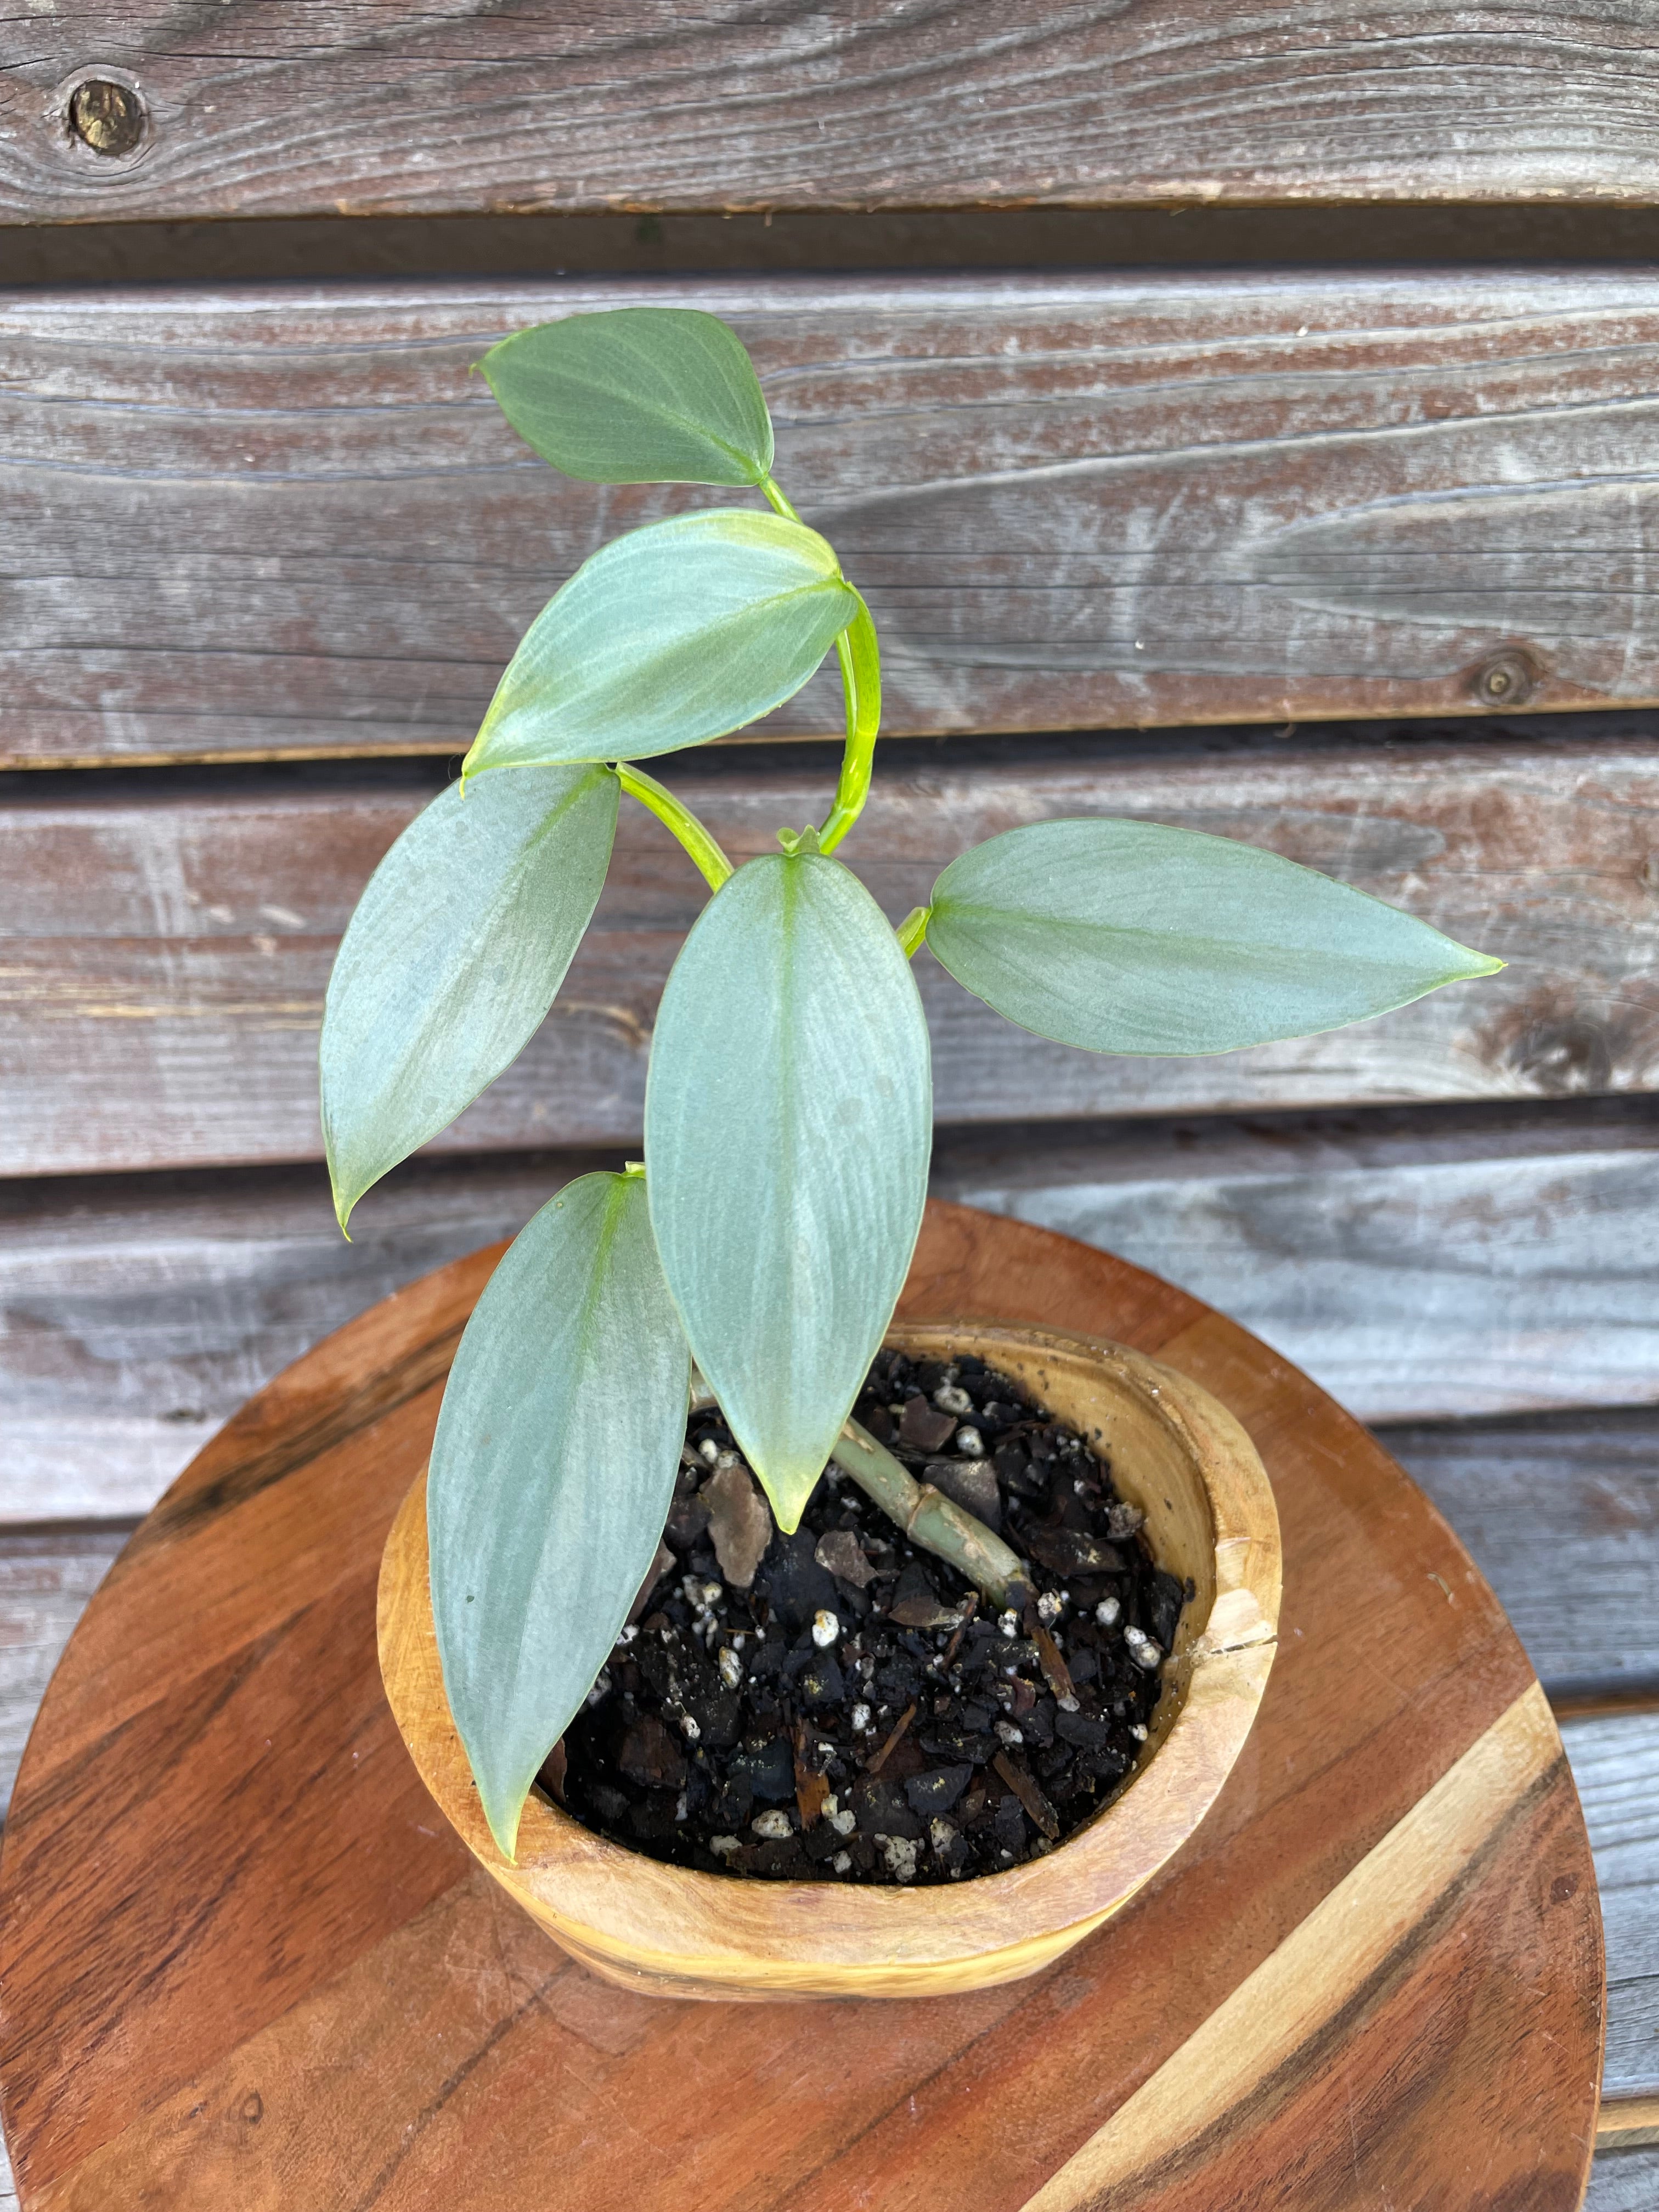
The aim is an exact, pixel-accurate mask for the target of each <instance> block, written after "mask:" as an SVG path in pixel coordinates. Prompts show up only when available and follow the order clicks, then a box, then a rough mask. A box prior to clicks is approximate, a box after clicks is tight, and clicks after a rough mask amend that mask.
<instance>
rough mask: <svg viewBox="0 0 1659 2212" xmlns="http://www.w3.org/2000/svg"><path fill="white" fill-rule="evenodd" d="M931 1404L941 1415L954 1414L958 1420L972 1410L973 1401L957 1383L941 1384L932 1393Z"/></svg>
mask: <svg viewBox="0 0 1659 2212" xmlns="http://www.w3.org/2000/svg"><path fill="white" fill-rule="evenodd" d="M933 1403H934V1404H935V1405H936V1406H937V1407H939V1411H940V1413H954V1414H955V1415H956V1416H957V1419H958V1420H960V1419H961V1418H962V1416H963V1414H964V1413H972V1412H973V1410H974V1401H973V1400H972V1399H971V1398H970V1397H969V1395H968V1393H967V1392H966V1391H965V1390H964V1389H963V1388H962V1385H961V1384H960V1383H940V1384H939V1388H938V1389H937V1390H935V1391H934V1393H933Z"/></svg>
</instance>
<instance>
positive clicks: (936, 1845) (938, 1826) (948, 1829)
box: [927, 1820, 957, 1858]
mask: <svg viewBox="0 0 1659 2212" xmlns="http://www.w3.org/2000/svg"><path fill="white" fill-rule="evenodd" d="M927 1835H928V1840H929V1841H930V1842H931V1843H932V1844H933V1849H934V1850H936V1851H937V1852H938V1853H939V1857H941V1858H943V1857H944V1856H945V1852H946V1851H948V1850H950V1848H951V1844H953V1843H955V1841H956V1839H957V1832H956V1830H955V1829H954V1828H953V1827H952V1826H951V1823H950V1822H949V1821H948V1820H935V1821H934V1822H933V1825H932V1826H931V1827H930V1828H929V1829H928V1831H927Z"/></svg>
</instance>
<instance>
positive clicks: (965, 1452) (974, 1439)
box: [954, 1426, 985, 1459]
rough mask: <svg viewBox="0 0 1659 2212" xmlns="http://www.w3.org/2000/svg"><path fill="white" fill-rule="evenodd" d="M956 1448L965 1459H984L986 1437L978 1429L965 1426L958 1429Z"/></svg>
mask: <svg viewBox="0 0 1659 2212" xmlns="http://www.w3.org/2000/svg"><path fill="white" fill-rule="evenodd" d="M954 1449H956V1450H957V1451H959V1452H960V1453H961V1454H962V1456H963V1459H983V1458H984V1456H985V1439H984V1437H982V1436H981V1434H980V1432H979V1431H978V1430H977V1429H970V1428H968V1427H966V1426H964V1427H963V1428H960V1429H958V1430H957V1440H956V1443H955V1446H954Z"/></svg>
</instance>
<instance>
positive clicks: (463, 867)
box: [319, 768, 618, 1226]
mask: <svg viewBox="0 0 1659 2212" xmlns="http://www.w3.org/2000/svg"><path fill="white" fill-rule="evenodd" d="M617 798H618V792H617V779H616V777H615V776H614V775H611V772H610V771H609V769H600V768H574V769H569V768H562V769H536V770H532V772H530V773H528V774H526V775H522V776H497V777H495V778H493V779H492V780H491V781H489V782H488V783H486V784H483V785H481V786H480V787H478V788H477V790H476V791H469V792H468V793H467V794H466V796H465V798H463V797H462V795H461V792H460V788H459V786H458V785H453V784H452V785H451V787H449V789H448V790H447V791H445V792H443V793H441V795H440V796H439V797H438V798H436V799H434V800H433V802H432V804H431V805H430V806H428V808H427V809H426V810H425V811H424V812H423V813H421V814H418V815H416V817H415V819H414V821H413V822H411V823H410V825H409V827H408V829H405V830H404V834H403V836H401V837H399V838H398V842H397V843H396V844H395V845H394V846H393V847H392V850H391V851H390V852H389V853H388V854H386V858H385V860H382V861H381V863H380V866H379V867H378V868H376V870H375V871H374V875H373V876H372V877H371V878H369V883H368V890H365V891H364V893H363V895H362V898H361V899H360V900H359V901H358V903H357V910H356V913H355V914H354V915H352V917H351V921H350V924H349V927H348V928H347V930H346V933H345V938H344V940H343V943H342V945H341V946H340V950H339V953H338V956H337V958H336V960H335V963H334V973H333V975H331V977H330V979H329V986H328V998H327V1001H326V1004H325V1008H324V1012H323V1036H322V1047H321V1052H320V1054H319V1058H320V1061H321V1069H322V1092H323V1138H324V1143H325V1147H326V1150H327V1153H328V1170H329V1174H330V1175H331V1177H332V1178H333V1182H334V1204H335V1208H336V1210H337V1212H338V1214H339V1217H340V1222H341V1225H342V1226H343V1225H344V1224H345V1220H346V1218H347V1216H348V1215H349V1212H350V1211H351V1209H352V1207H353V1206H355V1205H356V1202H357V1200H359V1199H360V1198H361V1197H362V1194H363V1193H364V1192H365V1191H366V1190H367V1189H368V1187H369V1185H370V1184H371V1183H374V1182H379V1180H380V1177H381V1176H383V1175H385V1174H386V1170H388V1169H389V1168H392V1167H395V1166H396V1165H397V1164H398V1161H399V1160H401V1159H404V1158H406V1157H407V1156H408V1155H409V1154H410V1152H414V1151H415V1150H416V1147H417V1146H421V1145H423V1144H425V1143H426V1141H427V1140H428V1138H430V1137H435V1136H436V1135H437V1134H438V1132H439V1131H440V1130H441V1129H445V1128H447V1127H448V1126H449V1124H450V1123H451V1122H452V1121H453V1120H454V1119H455V1116H456V1115H458V1114H459V1113H460V1111H461V1110H462V1109H463V1108H464V1107H466V1106H470V1105H471V1103H472V1101H473V1100H474V1099H475V1098H476V1097H477V1095H478V1093H479V1092H480V1091H482V1090H483V1089H484V1087H485V1085H488V1084H490V1083H493V1082H494V1081H495V1078H496V1077H497V1076H498V1075H499V1074H500V1073H501V1070H502V1069H503V1068H504V1067H506V1066H508V1065H509V1064H510V1063H511V1062H512V1061H513V1060H514V1059H516V1058H517V1056H518V1054H519V1053H520V1051H521V1050H522V1049H523V1048H524V1046H525V1045H526V1043H527V1042H528V1041H529V1039H530V1038H531V1036H533V1034H534V1033H535V1031H536V1030H537V1029H538V1028H539V1027H540V1025H541V1024H542V1022H543V1020H544V1018H545V1017H546V1014H547V1010H548V1008H549V1007H550V1006H551V1005H552V1003H553V1000H554V996H555V994H556V992H557V990H558V987H559V986H560V984H561V983H562V981H564V976H565V970H566V969H568V967H569V965H570V962H571V957H572V956H573V954H574V952H575V950H576V947H577V945H579V944H580V942H581V937H582V932H583V931H584V930H585V929H586V927H587V925H588V921H589V920H590V918H591V917H592V912H593V908H594V906H595V904H596V902H598V899H599V891H600V889H601V887H602V885H603V884H604V882H605V870H606V868H607V867H608V866H609V865H610V860H611V839H612V837H613V836H614V835H615V833H616V828H617Z"/></svg>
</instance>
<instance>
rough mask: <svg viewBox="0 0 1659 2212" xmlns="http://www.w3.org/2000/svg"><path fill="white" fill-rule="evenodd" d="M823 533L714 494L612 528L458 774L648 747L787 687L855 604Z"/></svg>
mask: <svg viewBox="0 0 1659 2212" xmlns="http://www.w3.org/2000/svg"><path fill="white" fill-rule="evenodd" d="M859 605H860V601H859V596H858V593H857V592H854V590H853V588H852V586H850V585H848V584H847V583H844V582H843V581H842V574H841V569H840V567H839V565H838V564H837V562H836V556H835V553H834V551H833V550H832V549H831V548H830V546H829V544H827V543H826V542H825V541H824V539H823V538H820V537H819V536H818V534H817V531H815V530H808V529H807V528H806V527H805V525H804V524H802V523H799V522H790V521H788V520H786V519H785V518H784V517H783V516H781V515H777V514H763V513H760V512H758V511H754V512H751V511H750V510H749V509H748V508H745V507H717V508H714V509H713V510H711V511H710V512H708V513H702V514H684V515H679V516H678V517H676V518H675V520H672V521H671V522H656V523H653V524H652V525H651V526H650V527H649V528H648V529H645V530H634V531H630V532H629V533H628V534H627V536H626V537H623V538H613V539H612V540H611V544H609V545H606V546H603V547H602V548H601V549H600V550H599V552H597V553H596V554H594V555H593V556H592V559H591V560H589V561H585V562H583V563H582V565H581V567H580V568H578V569H577V571H576V573H575V574H574V576H573V577H572V578H571V579H570V580H569V582H568V584H566V585H565V586H564V587H563V588H562V590H561V591H560V592H557V593H556V595H555V597H554V598H553V599H551V600H550V601H549V603H548V605H546V606H545V607H544V608H543V610H542V611H541V613H540V614H539V615H538V616H537V617H536V619H535V621H534V622H533V623H532V624H531V626H530V628H529V629H528V630H527V631H526V633H525V635H524V638H523V640H522V641H521V642H520V647H519V649H518V651H517V652H516V653H514V654H513V658H512V660H511V661H510V662H509V663H508V665H507V673H506V674H505V675H504V676H503V677H502V678H501V683H500V684H499V686H498V687H497V689H496V692H495V698H494V699H493V700H492V701H491V702H490V705H489V713H488V714H486V715H485V716H484V719H483V727H482V728H481V729H480V730H479V732H478V734H477V738H476V739H475V740H474V743H473V746H472V750H471V752H470V753H469V754H468V755H467V757H466V763H465V769H464V771H463V772H464V774H465V775H468V776H471V775H478V774H480V773H481V772H482V771H483V769H492V768H510V767H526V766H528V765H531V764H532V763H541V762H548V761H583V760H643V759H646V758H647V757H649V756H650V755H652V754H653V753H666V752H672V751H674V750H677V749H678V747H679V746H682V745H695V744H701V743H702V741H703V739H704V738H719V737H724V736H726V734H727V732H730V731H732V730H738V729H741V728H742V727H743V726H744V724H745V723H748V722H753V721H756V720H758V719H759V717H760V716H761V715H763V714H770V713H771V711H772V709H773V708H774V707H778V706H781V704H782V703H783V702H784V701H785V700H786V699H789V698H793V696H794V694H795V693H796V692H797V691H799V689H800V687H801V685H802V684H805V681H806V679H807V678H808V677H809V676H810V675H811V673H812V671H813V670H814V669H815V668H816V667H817V665H818V663H819V662H820V661H821V660H822V659H823V656H824V654H825V653H828V652H829V648H830V647H831V646H832V645H833V644H834V643H835V641H836V635H838V633H839V632H840V631H842V629H845V628H846V626H847V624H848V623H849V622H850V621H851V620H852V619H853V617H854V615H855V614H856V613H857V612H858V610H859Z"/></svg>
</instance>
